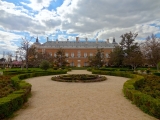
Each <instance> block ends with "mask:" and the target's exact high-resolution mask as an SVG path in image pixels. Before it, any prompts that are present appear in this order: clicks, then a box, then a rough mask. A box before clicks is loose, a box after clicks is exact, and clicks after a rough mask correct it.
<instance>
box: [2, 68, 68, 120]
mask: <svg viewBox="0 0 160 120" xmlns="http://www.w3.org/2000/svg"><path fill="white" fill-rule="evenodd" d="M66 73H67V71H65V70H57V71H44V72H43V71H41V72H35V73H26V74H20V75H16V76H14V77H12V78H11V82H12V84H13V86H14V87H15V88H17V89H19V90H17V91H14V92H13V93H11V94H9V95H8V96H6V97H3V98H0V120H1V119H4V118H6V117H8V116H10V115H12V114H13V112H14V111H16V110H18V109H19V108H20V107H21V106H22V105H23V104H24V103H25V102H26V101H27V99H28V96H29V95H30V93H31V84H29V83H27V82H25V81H22V80H23V79H26V78H31V77H37V76H46V75H56V74H66Z"/></svg>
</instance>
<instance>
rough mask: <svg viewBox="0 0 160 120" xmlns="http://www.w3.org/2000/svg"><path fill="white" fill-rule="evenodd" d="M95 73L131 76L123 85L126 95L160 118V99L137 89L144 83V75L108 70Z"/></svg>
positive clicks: (141, 107) (145, 110)
mask: <svg viewBox="0 0 160 120" xmlns="http://www.w3.org/2000/svg"><path fill="white" fill-rule="evenodd" d="M92 73H93V74H104V75H113V76H121V77H127V78H131V79H130V80H128V81H126V82H125V83H124V85H123V93H124V95H125V96H126V97H127V98H128V99H130V100H131V101H132V102H133V103H134V104H135V105H136V106H138V107H139V108H140V109H141V110H143V111H144V112H145V113H148V114H150V115H152V116H154V117H156V118H158V119H160V99H155V98H153V97H151V96H150V95H147V94H144V93H142V92H140V91H138V90H137V88H138V86H140V85H141V84H143V83H144V77H143V76H140V75H135V74H131V73H127V72H108V71H105V72H104V71H100V70H99V71H93V72H92Z"/></svg>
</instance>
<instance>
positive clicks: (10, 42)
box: [0, 31, 22, 54]
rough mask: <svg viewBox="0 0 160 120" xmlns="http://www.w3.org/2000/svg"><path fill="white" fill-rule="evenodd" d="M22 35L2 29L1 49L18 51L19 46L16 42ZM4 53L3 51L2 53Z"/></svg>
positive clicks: (0, 36)
mask: <svg viewBox="0 0 160 120" xmlns="http://www.w3.org/2000/svg"><path fill="white" fill-rule="evenodd" d="M21 37H22V36H20V35H16V34H14V33H10V32H5V31H0V50H1V51H5V52H6V51H16V50H17V48H18V46H17V44H15V42H17V41H19V39H21ZM0 54H2V53H0Z"/></svg>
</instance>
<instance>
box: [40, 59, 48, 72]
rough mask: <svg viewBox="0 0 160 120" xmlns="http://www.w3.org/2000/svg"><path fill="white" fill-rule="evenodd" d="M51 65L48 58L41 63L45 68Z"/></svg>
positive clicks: (41, 66)
mask: <svg viewBox="0 0 160 120" xmlns="http://www.w3.org/2000/svg"><path fill="white" fill-rule="evenodd" d="M49 67H50V64H49V62H48V61H47V60H43V61H42V62H41V64H40V68H41V69H43V70H47V69H48V68H49Z"/></svg>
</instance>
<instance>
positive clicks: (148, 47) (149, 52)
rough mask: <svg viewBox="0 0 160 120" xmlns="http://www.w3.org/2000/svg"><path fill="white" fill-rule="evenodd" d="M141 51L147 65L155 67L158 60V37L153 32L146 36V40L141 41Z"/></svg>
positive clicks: (159, 55)
mask: <svg viewBox="0 0 160 120" xmlns="http://www.w3.org/2000/svg"><path fill="white" fill-rule="evenodd" d="M142 52H143V55H144V57H145V59H146V61H147V63H148V64H149V65H153V66H155V67H157V70H158V63H159V62H160V38H157V37H156V36H155V35H154V34H152V35H151V36H148V37H147V38H146V41H145V42H144V43H142Z"/></svg>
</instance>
